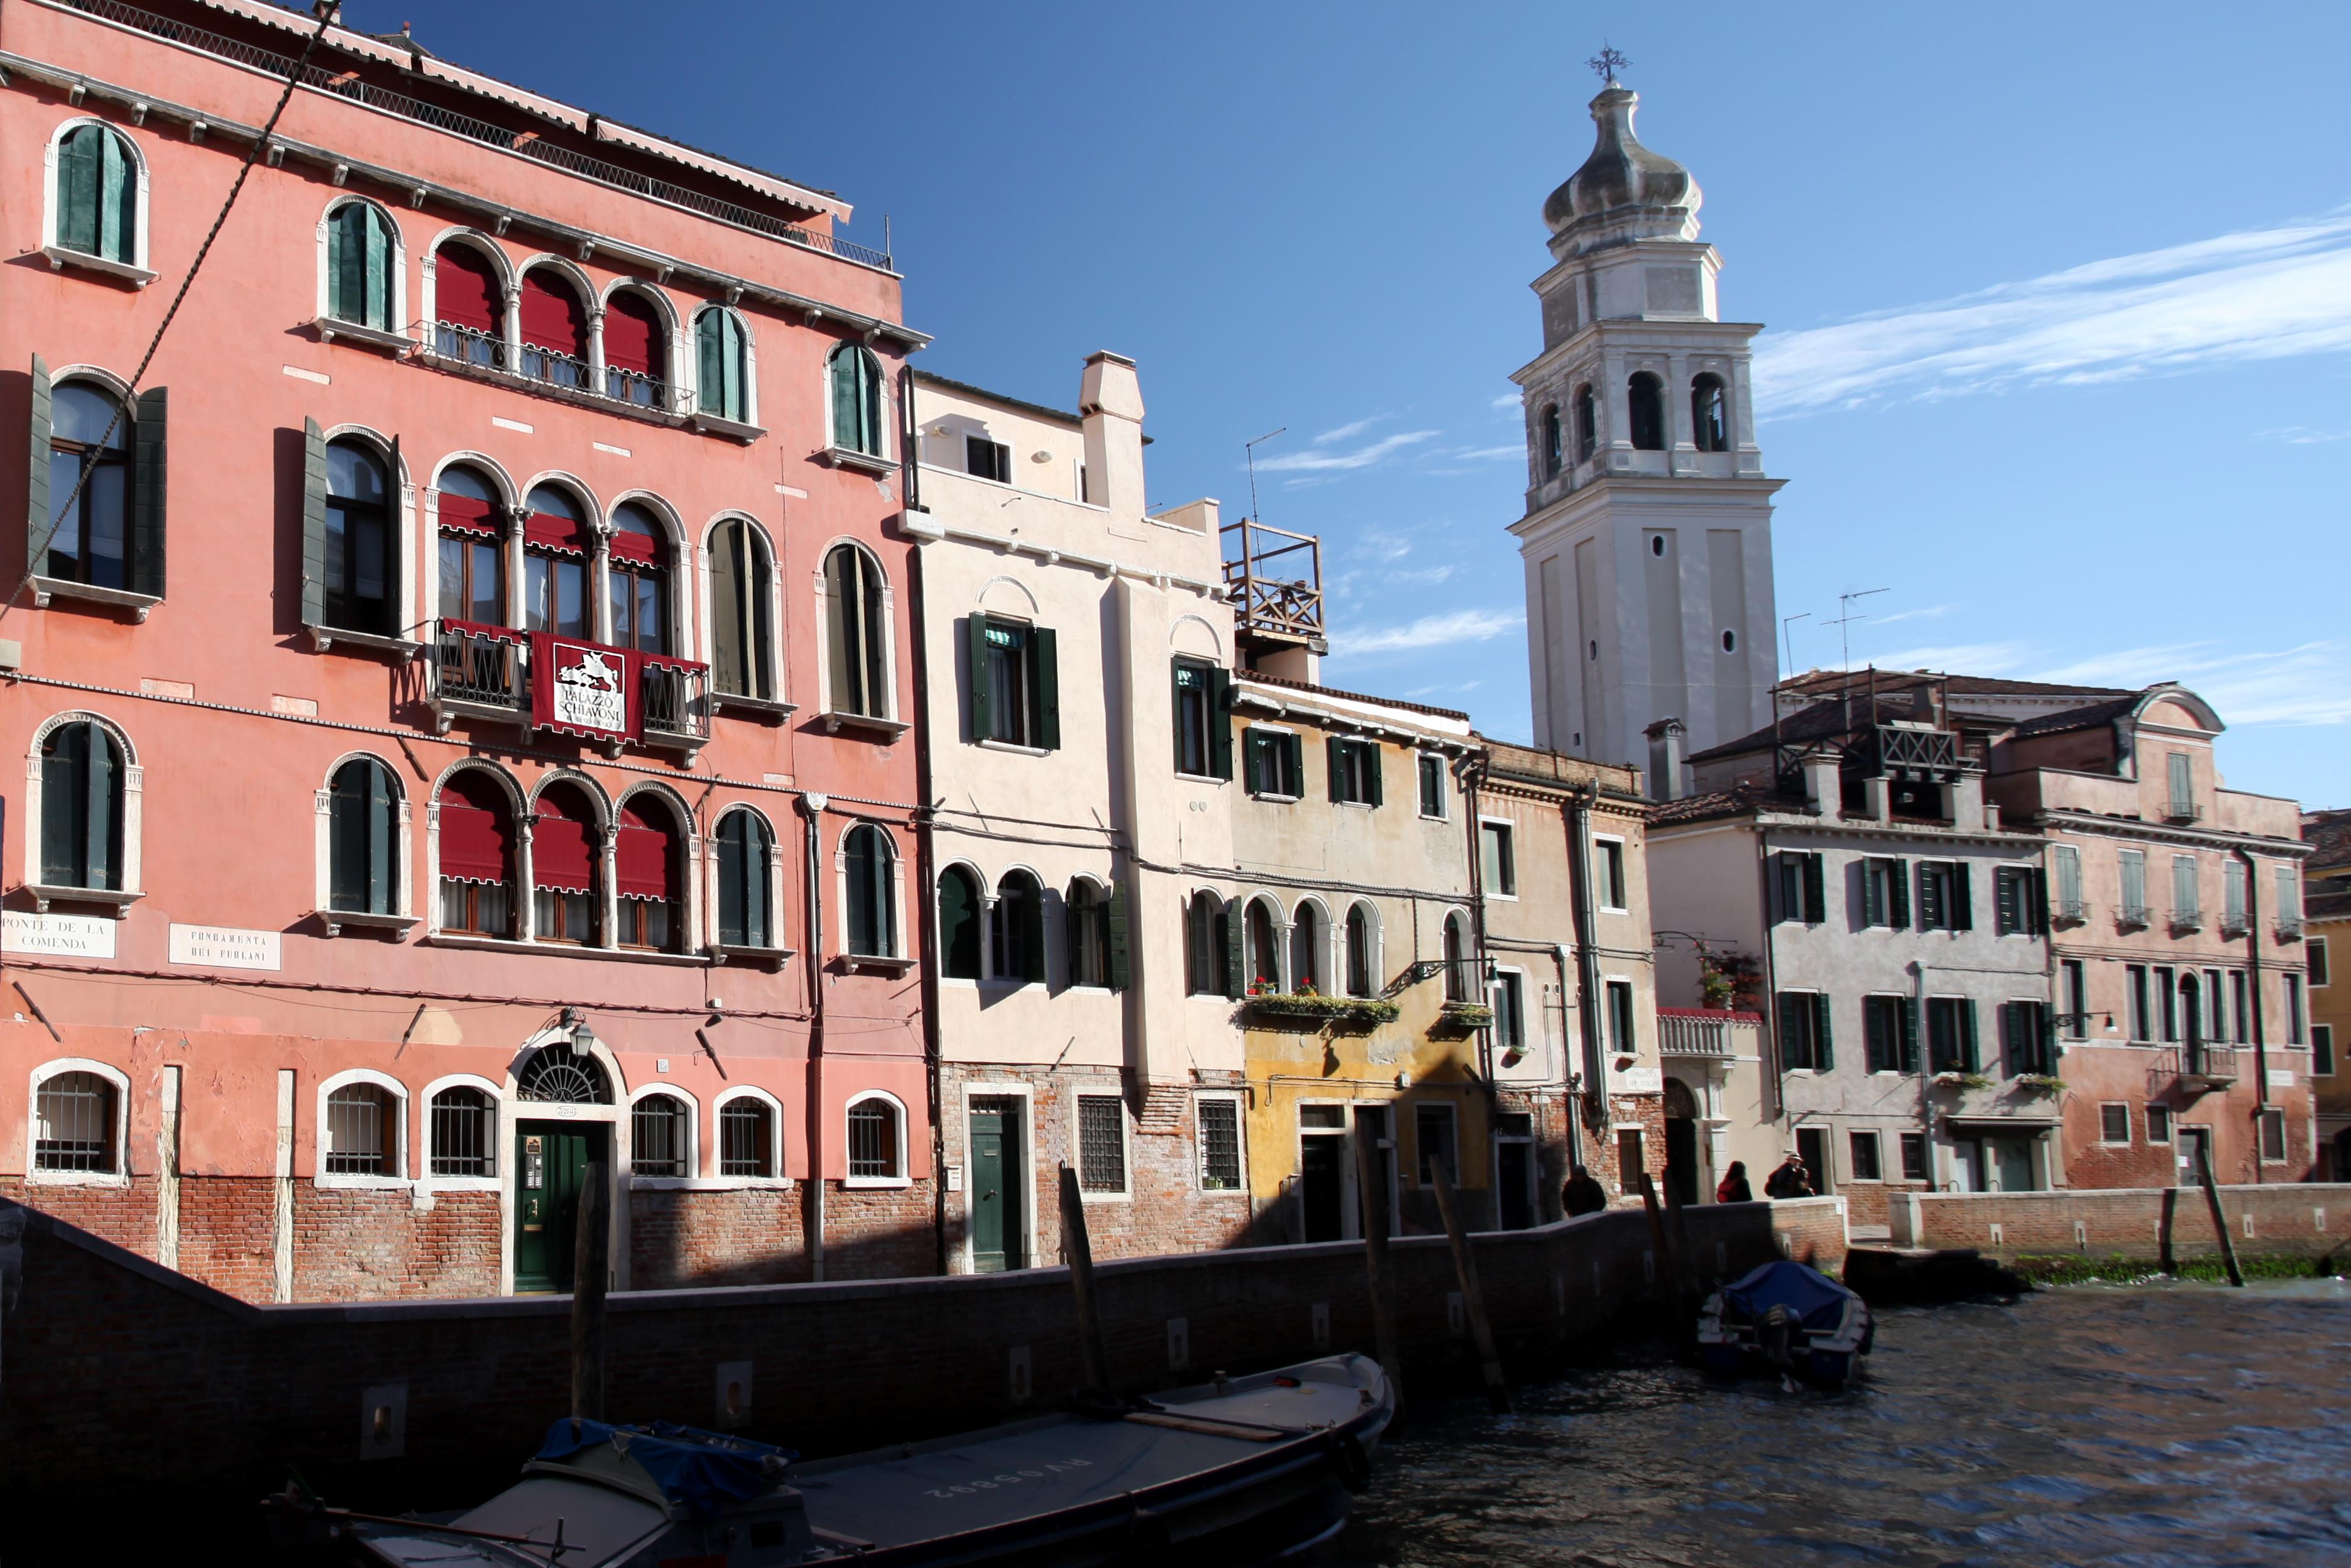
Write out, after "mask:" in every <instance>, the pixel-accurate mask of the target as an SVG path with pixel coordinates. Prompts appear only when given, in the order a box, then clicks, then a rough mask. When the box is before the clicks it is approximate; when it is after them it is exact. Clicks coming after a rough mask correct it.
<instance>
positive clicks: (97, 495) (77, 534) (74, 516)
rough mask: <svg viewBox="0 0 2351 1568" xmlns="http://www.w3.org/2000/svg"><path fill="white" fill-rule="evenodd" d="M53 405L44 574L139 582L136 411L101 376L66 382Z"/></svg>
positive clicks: (104, 582)
mask: <svg viewBox="0 0 2351 1568" xmlns="http://www.w3.org/2000/svg"><path fill="white" fill-rule="evenodd" d="M48 412H49V473H48V480H49V493H48V499H47V503H46V504H44V505H42V506H40V507H37V510H41V511H46V512H47V514H48V518H49V523H50V530H49V537H48V548H47V550H45V551H44V550H35V551H34V552H33V559H35V560H37V561H42V562H43V563H44V564H43V565H42V568H41V575H42V576H44V577H54V578H56V579H57V580H60V581H63V582H86V583H89V585H90V586H91V587H93V588H122V589H128V588H132V587H134V586H135V584H134V583H133V582H132V580H131V579H132V566H131V558H132V556H133V554H134V553H135V550H136V545H135V542H134V541H133V539H132V538H131V512H132V507H133V496H132V490H133V488H134V481H133V479H132V476H131V434H132V425H131V414H130V412H129V411H128V410H127V409H125V408H124V407H123V405H122V404H121V403H120V402H119V401H117V400H116V398H115V396H114V394H113V393H112V392H108V391H107V390H106V389H105V388H103V387H101V386H99V385H98V384H97V383H95V382H58V383H57V386H56V388H55V389H54V390H53V391H52V392H50V394H49V411H48ZM35 434H36V439H37V437H38V434H39V427H38V425H37V424H36V426H35ZM85 474H87V475H88V477H87V478H85V477H84V475H85ZM75 486H80V489H79V492H78V493H77V492H76V489H75ZM36 498H37V497H36Z"/></svg>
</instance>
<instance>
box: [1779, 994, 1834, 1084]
mask: <svg viewBox="0 0 2351 1568" xmlns="http://www.w3.org/2000/svg"><path fill="white" fill-rule="evenodd" d="M1779 999H1780V1065H1781V1067H1782V1069H1787V1070H1795V1069H1811V1070H1813V1071H1828V1070H1829V1069H1830V1068H1831V1067H1833V1066H1834V1065H1835V1059H1834V1056H1833V1055H1832V1053H1831V1051H1830V1042H1829V998H1827V997H1825V996H1823V995H1822V994H1821V993H1820V992H1818V991H1782V992H1781V993H1780V998H1779Z"/></svg>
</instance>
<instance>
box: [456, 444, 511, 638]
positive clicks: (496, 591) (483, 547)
mask: <svg viewBox="0 0 2351 1568" xmlns="http://www.w3.org/2000/svg"><path fill="white" fill-rule="evenodd" d="M440 512H441V541H440V545H441V616H442V619H444V620H445V621H472V622H479V623H480V624H482V625H485V626H503V625H505V624H506V623H507V565H506V561H507V551H506V539H505V530H504V529H503V528H500V527H499V524H498V501H497V492H496V490H494V489H492V488H491V487H490V482H489V480H488V479H487V478H486V477H485V476H483V475H482V474H480V473H479V472H477V471H476V470H475V469H472V468H462V467H450V468H444V469H443V470H442V471H441V503H440Z"/></svg>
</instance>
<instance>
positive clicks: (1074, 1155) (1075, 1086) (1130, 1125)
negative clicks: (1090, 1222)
mask: <svg viewBox="0 0 2351 1568" xmlns="http://www.w3.org/2000/svg"><path fill="white" fill-rule="evenodd" d="M1069 1094H1070V1129H1069V1138H1070V1166H1071V1169H1073V1170H1075V1171H1076V1172H1077V1173H1078V1176H1079V1180H1078V1197H1079V1199H1080V1201H1081V1202H1084V1203H1129V1204H1131V1203H1133V1202H1134V1117H1133V1116H1132V1115H1131V1114H1129V1113H1128V1111H1127V1107H1126V1093H1125V1089H1124V1086H1123V1084H1121V1083H1120V1082H1119V1081H1118V1080H1117V1079H1115V1078H1097V1079H1081V1080H1079V1081H1078V1082H1073V1083H1071V1085H1070V1090H1069ZM1088 1100H1108V1101H1111V1102H1112V1103H1114V1104H1116V1105H1117V1106H1118V1162H1119V1164H1118V1168H1119V1175H1120V1177H1121V1182H1122V1185H1121V1186H1119V1187H1118V1188H1117V1190H1115V1191H1111V1190H1106V1189H1103V1190H1097V1189H1095V1188H1092V1187H1089V1186H1086V1184H1085V1179H1084V1177H1085V1168H1086V1165H1085V1153H1086V1151H1085V1113H1084V1111H1083V1110H1082V1109H1081V1106H1082V1103H1083V1102H1085V1101H1088Z"/></svg>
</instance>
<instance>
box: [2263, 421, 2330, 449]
mask: <svg viewBox="0 0 2351 1568" xmlns="http://www.w3.org/2000/svg"><path fill="white" fill-rule="evenodd" d="M2253 439H2254V440H2256V441H2283V442H2284V443H2285V444H2287V445H2288V446H2321V445H2324V444H2326V443H2328V442H2330V441H2351V430H2313V429H2311V428H2310V426H2308V425H2306V424H2289V425H2287V426H2285V427H2284V428H2283V429H2282V430H2257V431H2255V432H2254V433H2253Z"/></svg>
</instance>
